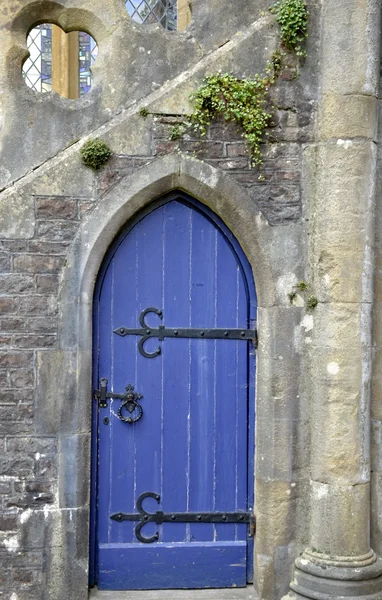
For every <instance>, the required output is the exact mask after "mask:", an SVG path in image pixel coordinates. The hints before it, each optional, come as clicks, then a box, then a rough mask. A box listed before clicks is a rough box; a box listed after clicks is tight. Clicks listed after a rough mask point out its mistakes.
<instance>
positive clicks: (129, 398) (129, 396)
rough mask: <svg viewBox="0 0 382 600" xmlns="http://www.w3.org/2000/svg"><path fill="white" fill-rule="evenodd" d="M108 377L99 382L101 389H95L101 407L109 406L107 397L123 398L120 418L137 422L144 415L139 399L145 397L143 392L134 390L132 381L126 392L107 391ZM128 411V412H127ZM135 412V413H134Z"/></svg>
mask: <svg viewBox="0 0 382 600" xmlns="http://www.w3.org/2000/svg"><path fill="white" fill-rule="evenodd" d="M107 383H108V381H107V379H106V377H103V378H102V379H100V382H99V388H100V389H99V390H94V392H93V393H94V397H95V398H96V399H97V400H98V401H99V406H100V408H107V399H108V398H112V399H116V400H122V404H121V406H120V407H119V409H118V419H120V421H123V422H124V423H129V424H131V423H135V422H136V421H139V420H140V419H141V418H142V416H143V408H142V406H141V405H140V403H139V400H141V399H142V398H143V396H142V394H137V393H136V392H135V391H134V386H133V385H131V384H130V383H129V384H128V385H127V386H126V388H125V389H126V393H125V394H115V393H113V392H108V391H107ZM125 411H127V414H126V413H125ZM134 412H135V414H133V413H134Z"/></svg>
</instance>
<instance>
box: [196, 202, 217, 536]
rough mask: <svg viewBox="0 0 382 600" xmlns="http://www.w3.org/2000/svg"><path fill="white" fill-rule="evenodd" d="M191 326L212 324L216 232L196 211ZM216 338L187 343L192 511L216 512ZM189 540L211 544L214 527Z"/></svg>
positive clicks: (200, 527) (200, 530)
mask: <svg viewBox="0 0 382 600" xmlns="http://www.w3.org/2000/svg"><path fill="white" fill-rule="evenodd" d="M192 222H193V230H192V255H191V260H192V263H191V268H192V275H191V286H192V289H191V326H192V327H213V326H214V322H215V297H216V273H215V245H216V235H217V232H216V229H215V227H214V226H213V225H212V224H211V223H210V222H209V221H208V220H207V219H205V217H203V215H201V214H200V213H198V212H197V211H194V212H193V215H192ZM214 358H215V342H214V340H203V339H193V340H191V414H190V429H191V447H190V510H191V511H207V512H209V511H213V509H214V497H213V496H214V458H215V457H214V438H215V429H214V425H215V423H214V392H215V382H214V377H213V373H214ZM190 533H191V539H192V540H198V541H212V540H213V539H214V527H213V525H210V524H203V525H198V524H192V525H191V526H190Z"/></svg>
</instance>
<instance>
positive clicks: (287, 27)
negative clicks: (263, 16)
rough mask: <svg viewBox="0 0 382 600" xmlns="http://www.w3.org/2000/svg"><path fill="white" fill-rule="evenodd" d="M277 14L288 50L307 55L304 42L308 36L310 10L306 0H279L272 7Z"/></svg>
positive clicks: (281, 34) (282, 37) (283, 41)
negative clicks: (303, 45) (303, 46)
mask: <svg viewBox="0 0 382 600" xmlns="http://www.w3.org/2000/svg"><path fill="white" fill-rule="evenodd" d="M269 10H270V12H271V13H273V14H274V15H276V20H277V23H278V24H279V27H280V36H281V40H282V43H283V45H284V46H285V48H286V49H287V50H291V51H292V52H295V53H296V55H297V56H306V51H305V50H304V49H303V48H302V44H303V43H304V41H305V40H306V38H307V37H308V14H309V13H308V10H307V6H306V2H305V0H279V1H278V2H275V4H273V5H272V6H271V7H270V9H269Z"/></svg>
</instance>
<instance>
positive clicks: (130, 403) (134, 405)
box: [118, 395, 143, 424]
mask: <svg viewBox="0 0 382 600" xmlns="http://www.w3.org/2000/svg"><path fill="white" fill-rule="evenodd" d="M137 398H138V399H139V398H142V396H141V395H138V396H137ZM124 408H126V409H127V410H128V411H129V412H130V413H132V412H133V410H135V409H137V410H138V414H137V415H136V416H135V417H129V416H127V417H125V416H124V415H123V409H124ZM142 416H143V408H142V406H141V405H140V404H139V402H138V401H137V400H132V399H131V400H126V402H123V403H122V404H121V406H120V407H119V409H118V419H119V420H120V421H123V422H124V423H129V424H131V423H135V422H136V421H139V419H142Z"/></svg>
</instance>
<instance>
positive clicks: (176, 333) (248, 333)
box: [114, 307, 257, 358]
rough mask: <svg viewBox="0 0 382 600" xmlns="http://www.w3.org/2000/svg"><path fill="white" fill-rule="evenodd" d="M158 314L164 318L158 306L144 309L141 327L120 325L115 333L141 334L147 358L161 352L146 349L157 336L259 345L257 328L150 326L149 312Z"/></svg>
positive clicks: (140, 342)
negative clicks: (147, 319)
mask: <svg viewBox="0 0 382 600" xmlns="http://www.w3.org/2000/svg"><path fill="white" fill-rule="evenodd" d="M150 312H152V313H154V314H156V315H157V316H158V317H159V318H160V319H163V313H162V311H161V310H159V309H158V308H154V307H150V308H146V309H145V310H143V311H142V312H141V314H140V316H139V323H140V324H141V329H129V328H128V327H118V328H117V329H114V333H116V334H117V335H120V336H122V337H125V336H127V335H138V336H141V338H142V339H141V340H140V341H139V343H138V349H139V352H140V353H141V354H142V355H143V356H145V357H146V358H154V357H155V356H158V355H159V354H160V353H161V348H160V347H158V348H157V349H156V350H155V351H154V352H146V350H145V349H144V343H145V342H146V341H147V340H148V339H149V338H157V339H158V340H159V341H160V342H162V341H163V340H164V339H165V338H192V339H213V340H218V339H222V340H224V339H225V340H242V341H253V342H254V343H255V345H257V332H256V329H228V328H225V329H223V328H217V329H213V328H209V329H203V328H179V327H165V326H164V325H159V327H157V328H152V327H150V326H149V325H148V324H147V323H146V321H145V317H146V315H147V314H148V313H150Z"/></svg>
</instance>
